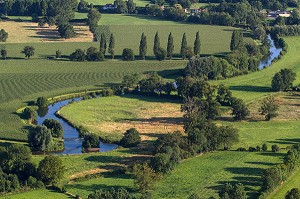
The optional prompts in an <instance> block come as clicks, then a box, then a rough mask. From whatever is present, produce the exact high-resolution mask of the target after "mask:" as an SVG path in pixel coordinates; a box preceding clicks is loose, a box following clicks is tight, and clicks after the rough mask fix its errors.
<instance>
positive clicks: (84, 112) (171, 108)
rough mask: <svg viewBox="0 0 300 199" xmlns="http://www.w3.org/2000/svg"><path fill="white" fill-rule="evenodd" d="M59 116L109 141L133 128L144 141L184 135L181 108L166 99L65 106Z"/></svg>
mask: <svg viewBox="0 0 300 199" xmlns="http://www.w3.org/2000/svg"><path fill="white" fill-rule="evenodd" d="M59 114H60V115H62V116H63V117H65V118H68V120H70V121H71V122H72V123H73V124H75V125H76V126H79V125H83V126H84V127H86V128H88V129H89V130H90V131H91V132H94V133H97V134H98V135H100V136H101V137H102V138H104V137H105V138H106V139H110V140H119V139H120V138H122V135H123V133H124V132H125V131H126V130H127V129H130V128H136V129H137V130H138V131H139V132H140V133H141V134H142V139H143V140H144V139H145V140H148V139H153V135H154V134H160V133H168V132H174V131H177V130H180V131H183V128H182V121H181V118H182V113H181V112H180V104H179V103H174V101H170V100H166V99H157V98H150V97H141V96H134V95H125V96H122V97H118V96H114V97H105V98H97V99H92V100H86V101H81V102H77V103H73V104H70V105H67V106H65V107H63V108H62V109H61V110H60V111H59Z"/></svg>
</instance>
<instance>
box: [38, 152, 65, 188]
mask: <svg viewBox="0 0 300 199" xmlns="http://www.w3.org/2000/svg"><path fill="white" fill-rule="evenodd" d="M37 173H38V178H39V179H40V180H41V181H43V182H44V183H45V184H46V185H49V184H54V183H57V182H58V181H59V180H60V179H62V178H63V176H64V173H65V167H64V165H63V162H62V160H61V159H60V157H59V156H53V155H50V156H46V157H45V158H44V159H43V160H42V161H41V162H40V163H39V166H38V169H37Z"/></svg>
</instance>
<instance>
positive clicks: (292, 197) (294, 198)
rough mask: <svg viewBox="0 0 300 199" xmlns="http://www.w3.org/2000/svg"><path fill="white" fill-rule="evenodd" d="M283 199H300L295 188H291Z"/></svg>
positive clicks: (299, 192) (299, 194) (298, 192)
mask: <svg viewBox="0 0 300 199" xmlns="http://www.w3.org/2000/svg"><path fill="white" fill-rule="evenodd" d="M285 199H300V191H299V189H297V188H293V189H291V190H290V191H288V192H287V193H286V195H285Z"/></svg>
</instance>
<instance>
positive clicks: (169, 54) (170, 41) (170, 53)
mask: <svg viewBox="0 0 300 199" xmlns="http://www.w3.org/2000/svg"><path fill="white" fill-rule="evenodd" d="M173 52H174V38H173V36H172V33H171V32H170V34H169V36H168V44H167V58H168V59H172V56H173Z"/></svg>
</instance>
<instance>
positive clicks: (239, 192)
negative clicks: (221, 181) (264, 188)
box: [219, 183, 247, 199]
mask: <svg viewBox="0 0 300 199" xmlns="http://www.w3.org/2000/svg"><path fill="white" fill-rule="evenodd" d="M246 194H247V193H246V191H245V187H244V185H243V184H241V183H237V184H235V185H232V184H230V183H226V184H225V185H224V186H223V187H222V189H221V190H220V191H219V197H220V199H227V198H230V199H246V198H247V195H246Z"/></svg>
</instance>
